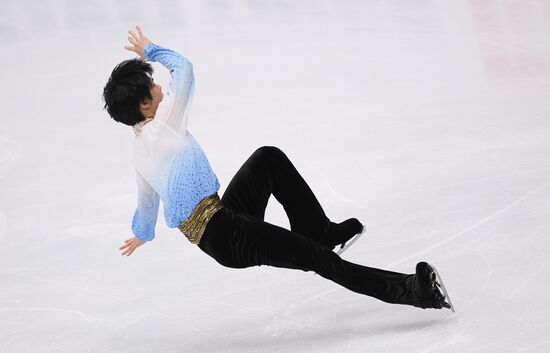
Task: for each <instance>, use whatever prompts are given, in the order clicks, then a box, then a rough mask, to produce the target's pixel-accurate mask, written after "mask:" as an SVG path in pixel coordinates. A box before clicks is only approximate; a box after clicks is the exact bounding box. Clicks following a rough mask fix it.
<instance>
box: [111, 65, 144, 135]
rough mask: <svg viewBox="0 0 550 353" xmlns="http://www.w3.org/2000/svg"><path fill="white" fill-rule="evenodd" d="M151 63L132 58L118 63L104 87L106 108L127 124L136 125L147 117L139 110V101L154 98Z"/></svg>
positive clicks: (112, 115)
mask: <svg viewBox="0 0 550 353" xmlns="http://www.w3.org/2000/svg"><path fill="white" fill-rule="evenodd" d="M152 74H153V67H152V66H151V64H149V63H147V62H145V61H143V60H139V59H130V60H125V61H123V62H121V63H120V64H118V65H117V66H116V67H115V68H114V69H113V72H112V73H111V76H110V77H109V81H107V84H106V85H105V87H104V88H103V101H104V102H105V106H104V107H103V108H104V109H107V112H108V113H109V115H110V116H111V118H113V119H114V120H115V121H118V122H119V123H123V124H126V125H130V126H132V125H135V124H137V123H139V122H140V121H142V120H144V119H145V117H144V116H143V114H142V113H141V111H140V110H139V103H140V102H142V101H143V100H145V99H152V98H153V97H152V96H151V91H150V89H151V86H152V85H153V81H152V79H151V75H152Z"/></svg>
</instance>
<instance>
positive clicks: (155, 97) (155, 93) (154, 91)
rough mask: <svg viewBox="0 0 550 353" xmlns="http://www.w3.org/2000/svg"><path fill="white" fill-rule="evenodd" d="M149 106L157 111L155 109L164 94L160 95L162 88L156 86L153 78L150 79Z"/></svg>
mask: <svg viewBox="0 0 550 353" xmlns="http://www.w3.org/2000/svg"><path fill="white" fill-rule="evenodd" d="M151 83H152V86H151V90H150V92H151V97H152V100H151V106H152V107H154V110H155V111H156V110H157V107H158V106H159V103H160V102H162V98H163V97H164V94H163V93H162V87H161V86H160V85H157V84H156V83H155V81H154V80H153V78H151Z"/></svg>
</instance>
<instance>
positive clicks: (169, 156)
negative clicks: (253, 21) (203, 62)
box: [132, 44, 220, 241]
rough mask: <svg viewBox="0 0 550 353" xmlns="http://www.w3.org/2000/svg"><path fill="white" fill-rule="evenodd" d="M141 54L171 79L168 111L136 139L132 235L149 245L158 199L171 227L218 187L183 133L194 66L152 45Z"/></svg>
mask: <svg viewBox="0 0 550 353" xmlns="http://www.w3.org/2000/svg"><path fill="white" fill-rule="evenodd" d="M144 53H145V58H146V59H147V60H149V61H158V62H159V63H161V64H162V65H163V66H164V67H166V68H167V69H168V70H169V71H170V76H171V82H170V89H169V94H168V95H169V96H170V97H171V101H170V103H169V105H168V110H167V112H166V113H165V114H161V115H158V114H157V117H155V119H153V120H152V121H151V122H149V123H147V124H145V125H144V126H143V129H142V131H141V134H139V135H138V136H136V140H135V148H134V164H135V168H136V175H137V184H138V207H137V209H136V211H135V213H134V217H133V219H132V231H133V233H134V235H135V236H136V237H137V238H138V239H139V240H141V241H149V240H152V239H153V238H154V237H155V225H156V222H157V215H158V209H159V201H160V200H162V203H163V205H164V218H165V220H166V224H167V225H168V227H171V228H175V227H178V226H179V225H180V223H181V222H183V221H184V220H186V219H187V218H188V217H189V216H190V215H191V213H192V212H193V209H194V208H195V207H196V206H197V205H198V204H199V203H200V201H201V200H202V199H204V198H205V197H207V196H210V195H212V194H214V193H216V192H217V191H218V190H219V188H220V184H219V182H218V178H217V177H216V175H215V174H214V172H213V171H212V168H211V167H210V164H209V163H208V159H207V158H206V155H205V154H204V152H203V151H202V149H201V147H200V146H199V144H198V143H197V141H196V140H195V139H194V138H193V136H192V135H191V134H190V133H189V131H187V116H188V111H189V109H190V107H191V102H192V99H193V92H194V88H195V77H194V75H193V65H192V64H191V62H189V60H187V58H185V57H184V56H182V55H181V54H178V53H176V52H174V51H172V50H170V49H166V48H162V47H160V46H158V45H155V44H149V45H147V46H146V47H145V50H144ZM163 103H164V102H163ZM159 111H160V109H159Z"/></svg>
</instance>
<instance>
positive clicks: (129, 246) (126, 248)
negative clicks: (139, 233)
mask: <svg viewBox="0 0 550 353" xmlns="http://www.w3.org/2000/svg"><path fill="white" fill-rule="evenodd" d="M143 244H145V242H143V241H141V240H139V239H138V238H137V237H132V238H130V239H127V240H125V241H124V244H123V245H122V246H121V247H120V248H118V249H119V250H122V254H121V255H126V256H130V255H132V253H133V252H134V250H136V249H137V248H138V247H139V246H142V245H143Z"/></svg>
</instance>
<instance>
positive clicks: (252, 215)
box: [199, 146, 412, 304]
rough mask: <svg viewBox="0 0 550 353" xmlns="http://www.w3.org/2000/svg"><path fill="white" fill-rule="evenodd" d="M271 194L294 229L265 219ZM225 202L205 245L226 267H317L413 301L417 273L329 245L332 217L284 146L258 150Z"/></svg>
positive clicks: (385, 297) (360, 288)
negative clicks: (369, 262)
mask: <svg viewBox="0 0 550 353" xmlns="http://www.w3.org/2000/svg"><path fill="white" fill-rule="evenodd" d="M270 195H273V196H274V197H275V198H276V199H277V200H278V201H279V202H280V203H281V204H282V206H283V207H284V209H285V212H286V214H287V215H288V218H289V220H290V228H291V230H287V229H284V228H282V227H279V226H276V225H273V224H270V223H267V222H264V213H265V208H266V206H267V202H268V199H269V197H270ZM221 203H222V204H223V205H224V208H222V209H221V210H219V211H218V212H216V214H214V216H213V217H212V218H211V219H210V221H209V222H208V224H207V226H206V229H205V232H204V234H203V237H202V239H201V241H200V243H199V247H200V249H201V250H203V251H204V252H205V253H207V254H208V255H210V256H211V257H213V258H214V259H215V260H216V261H217V262H219V263H220V264H222V265H223V266H227V267H232V268H245V267H250V266H260V265H268V266H275V267H284V268H289V269H300V270H303V271H314V272H315V273H317V274H319V275H320V276H322V277H324V278H327V279H329V280H331V281H334V282H336V283H338V284H340V285H342V286H344V287H346V288H348V289H349V290H352V291H354V292H357V293H361V294H365V295H369V296H372V297H375V298H378V299H380V300H382V301H385V302H388V303H399V304H409V299H410V295H411V293H410V289H408V287H410V285H408V283H410V281H411V277H412V275H407V274H402V273H396V272H390V271H385V270H380V269H376V268H371V267H366V266H361V265H358V264H355V263H351V262H348V261H346V260H343V259H342V258H340V256H338V255H337V254H336V253H335V252H334V251H332V250H331V248H330V247H328V246H326V245H324V244H327V243H329V238H330V235H331V234H330V232H329V222H330V221H329V219H328V218H327V216H326V215H325V212H324V211H323V209H322V207H321V205H320V204H319V202H318V201H317V199H316V197H315V195H314V194H313V192H312V191H311V189H310V188H309V186H308V185H307V183H306V182H305V180H304V179H303V178H302V177H301V176H300V174H299V173H298V171H297V170H296V168H295V167H294V165H293V164H292V163H291V161H290V160H289V159H288V158H287V156H286V155H285V154H284V153H283V152H282V151H281V150H280V149H278V148H276V147H270V146H264V147H261V148H259V149H257V150H256V151H255V152H254V153H253V154H252V155H251V156H250V158H248V160H247V161H246V162H245V163H244V164H243V166H242V167H241V168H240V169H239V171H238V172H237V174H236V175H235V176H234V177H233V179H232V180H231V182H230V183H229V185H228V187H227V189H226V191H225V193H224V195H223V197H222V198H221Z"/></svg>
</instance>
